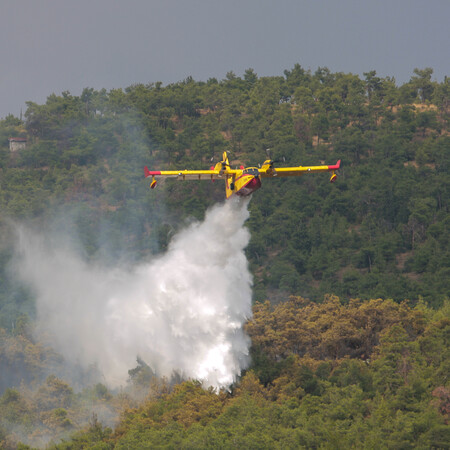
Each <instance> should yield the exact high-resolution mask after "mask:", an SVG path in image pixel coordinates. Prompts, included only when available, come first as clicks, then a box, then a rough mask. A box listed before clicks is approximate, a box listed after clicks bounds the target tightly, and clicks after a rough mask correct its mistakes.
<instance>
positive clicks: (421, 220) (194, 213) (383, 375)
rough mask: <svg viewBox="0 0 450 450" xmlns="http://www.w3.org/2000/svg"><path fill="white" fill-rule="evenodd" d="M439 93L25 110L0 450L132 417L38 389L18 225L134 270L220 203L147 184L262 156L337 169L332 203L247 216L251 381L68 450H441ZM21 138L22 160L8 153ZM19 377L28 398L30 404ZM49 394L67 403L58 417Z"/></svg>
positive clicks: (0, 283)
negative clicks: (223, 158)
mask: <svg viewBox="0 0 450 450" xmlns="http://www.w3.org/2000/svg"><path fill="white" fill-rule="evenodd" d="M432 73H433V71H432V69H429V68H426V69H423V70H419V69H416V70H415V71H414V75H413V76H412V77H411V80H410V81H409V82H408V83H406V84H404V85H402V86H396V84H395V81H394V80H393V79H391V78H389V77H387V78H380V77H378V76H377V75H376V72H375V71H371V72H368V73H366V74H364V78H363V79H361V78H360V77H358V76H356V75H352V74H344V73H331V72H330V71H329V70H328V69H326V68H319V69H318V70H317V71H316V72H315V73H311V72H310V71H306V70H304V69H303V68H302V67H301V66H300V65H296V66H295V67H294V68H293V69H292V70H286V71H285V72H284V76H278V77H258V76H257V74H255V73H254V71H253V70H252V69H248V70H247V71H246V72H245V74H244V76H243V77H242V78H241V77H238V76H236V75H235V74H234V73H232V72H230V73H228V74H227V75H226V77H225V79H223V80H220V81H219V80H216V79H210V80H208V81H207V82H197V81H195V80H193V79H191V78H188V79H186V80H184V81H182V82H179V83H175V84H171V85H168V86H163V85H162V84H161V83H154V84H153V83H152V84H149V85H134V86H130V87H128V88H126V89H124V90H122V89H114V90H111V91H109V92H107V91H106V90H100V91H96V90H94V89H88V88H87V89H85V90H84V91H83V92H82V94H81V95H80V96H74V95H71V94H70V93H69V92H63V93H62V94H61V95H55V94H52V95H50V96H49V97H48V99H47V101H46V103H45V104H43V105H38V104H35V103H32V102H29V103H28V107H27V111H26V112H25V119H24V120H23V121H22V120H19V119H17V118H15V117H13V116H8V117H7V118H5V119H4V120H1V121H0V236H1V238H0V364H1V370H2V373H1V378H0V389H2V392H3V390H4V389H7V388H10V387H12V386H14V387H15V389H7V390H6V391H4V392H3V396H2V397H1V398H0V402H1V405H2V407H1V408H0V410H1V413H0V419H1V420H0V442H4V445H7V446H12V447H14V442H15V441H17V440H20V439H21V436H23V435H27V436H28V438H27V442H30V443H35V444H36V443H40V442H42V440H40V439H41V438H42V436H45V435H48V434H52V435H54V436H59V437H60V436H65V435H67V434H68V433H70V432H72V431H73V430H74V429H76V428H77V424H78V423H81V422H82V419H81V418H84V419H85V418H86V415H87V416H88V417H89V414H88V413H87V412H86V411H87V410H85V409H83V408H84V407H83V406H81V405H82V404H83V398H82V396H83V395H84V396H85V398H90V399H94V400H91V401H92V403H93V404H94V403H96V404H98V403H99V402H100V403H101V402H103V403H108V404H110V403H111V402H112V403H114V402H116V403H114V405H113V408H112V409H113V410H116V411H118V410H120V409H121V408H122V407H124V406H127V405H128V406H129V405H130V404H132V402H131V400H129V399H128V398H127V399H126V400H125V398H124V397H123V398H122V399H121V400H120V401H119V400H117V399H116V397H113V396H111V394H110V393H108V391H107V390H106V388H105V387H104V386H101V385H100V386H97V387H96V390H95V392H94V391H89V392H87V391H85V392H84V394H74V393H73V391H71V388H70V386H68V385H66V384H65V383H64V381H62V380H59V379H58V378H48V377H47V373H48V368H49V367H51V368H52V367H57V366H58V358H60V357H59V356H58V355H55V354H54V352H53V351H52V350H51V349H49V348H46V347H44V346H42V345H41V344H40V343H39V342H34V341H33V338H32V336H31V334H30V333H29V331H28V328H29V326H30V319H31V323H32V320H33V315H34V303H33V298H32V296H31V295H30V293H29V292H27V290H26V289H25V288H24V287H23V286H21V285H20V283H19V282H17V281H15V278H14V277H13V276H12V271H13V270H14V266H13V265H12V264H11V261H12V255H13V245H12V242H13V240H14V228H15V226H16V224H17V223H27V224H32V225H34V226H37V227H42V228H47V229H51V230H52V231H54V232H55V233H58V232H61V231H64V233H65V235H66V236H70V239H73V240H74V241H77V242H78V243H80V244H81V245H82V247H83V249H84V253H85V257H86V258H89V259H92V260H102V261H103V262H106V263H108V264H114V262H115V261H116V260H117V259H126V260H139V259H141V258H144V257H148V255H149V254H152V253H158V252H160V251H164V249H165V248H166V247H167V244H168V242H169V240H170V237H171V236H172V235H173V233H174V232H175V231H176V230H177V229H179V228H181V227H183V225H184V223H185V222H186V221H187V220H189V219H190V218H192V217H195V218H201V217H203V215H204V212H205V210H206V209H207V208H208V207H209V206H211V205H212V204H214V203H215V202H217V201H222V199H224V186H222V185H221V184H220V183H212V184H211V183H208V182H189V183H180V182H174V181H172V180H167V181H166V182H161V183H159V184H158V188H157V189H156V190H155V191H150V190H149V189H148V184H147V183H146V181H145V180H144V179H143V166H144V165H148V166H149V167H151V168H154V169H159V168H187V169H193V168H202V167H204V168H208V167H209V166H210V165H211V161H210V160H211V158H212V157H213V158H214V159H215V160H218V159H219V157H220V155H221V153H222V151H224V150H227V151H229V152H230V155H231V164H232V165H239V164H241V163H242V164H244V165H255V164H257V163H260V162H263V161H264V160H265V159H266V158H267V154H266V149H268V148H270V149H271V154H272V157H273V159H274V160H275V161H280V162H278V164H280V165H299V164H305V165H306V164H318V163H321V162H322V163H330V164H334V163H335V161H336V160H337V159H341V160H342V169H341V173H340V175H341V176H340V177H339V178H338V180H337V182H336V183H335V184H333V185H330V184H329V183H328V177H327V176H326V175H324V174H318V175H314V176H308V175H305V176H304V177H302V178H301V179H277V180H267V181H265V183H264V185H263V187H262V189H261V190H259V191H258V192H256V193H255V194H254V195H253V197H252V200H251V202H250V206H249V208H250V219H249V220H248V222H247V226H248V228H249V230H250V232H251V241H250V244H249V246H248V248H247V255H248V258H249V262H250V267H251V270H252V272H253V274H254V298H255V300H256V301H258V302H261V303H256V306H255V318H254V321H253V322H251V323H250V324H249V325H248V331H249V333H250V335H251V337H252V341H253V348H252V356H253V366H252V370H251V371H249V372H248V373H247V374H246V375H245V377H244V378H243V380H242V381H241V383H240V385H238V386H236V387H234V388H233V390H232V393H230V394H225V393H222V394H220V395H219V396H217V395H216V394H215V393H213V392H210V391H204V390H203V389H202V388H201V386H200V385H198V384H197V383H195V382H187V383H184V384H181V385H180V386H177V387H175V389H174V390H173V391H172V392H170V393H169V392H167V386H163V387H158V388H155V389H153V390H152V392H153V394H152V395H153V397H152V399H151V400H150V401H149V402H148V403H147V404H146V405H144V406H143V407H141V408H140V409H136V410H129V411H128V412H127V413H126V414H125V415H124V416H123V420H122V421H121V424H120V425H119V427H118V428H117V429H116V430H114V431H112V430H111V429H110V428H104V427H103V426H102V424H101V423H100V421H98V420H97V419H96V418H95V417H92V419H91V424H90V427H89V430H88V432H86V433H81V434H77V435H75V436H74V437H73V440H72V441H71V443H70V444H69V443H67V444H62V448H82V447H83V446H89V445H97V447H96V448H110V447H111V446H113V445H117V446H118V447H119V448H121V447H124V448H125V447H127V446H128V447H130V448H133V447H136V446H138V447H142V446H145V445H146V446H148V447H149V446H164V445H167V446H169V447H186V448H198V447H208V446H209V447H219V448H220V447H225V448H227V447H232V446H237V447H252V446H253V447H272V448H273V447H277V446H278V447H280V448H281V447H282V448H286V447H287V448H298V447H299V446H304V447H319V446H321V445H322V446H323V445H328V446H329V447H333V446H334V447H335V448H342V447H343V446H344V447H351V446H354V447H357V448H359V447H364V446H365V447H367V448H376V447H377V446H378V443H379V442H380V440H381V441H383V442H385V443H386V444H385V445H386V446H387V447H394V448H410V447H411V446H413V445H414V443H416V444H417V445H418V446H419V447H420V446H421V447H430V446H436V447H439V446H441V447H442V446H445V445H446V444H445V443H446V442H447V443H448V442H449V440H450V438H449V436H448V428H446V425H445V423H446V422H445V421H446V420H447V421H448V412H449V408H450V406H449V403H448V398H449V386H448V378H447V375H446V374H448V372H449V367H448V353H446V352H447V351H448V329H449V328H448V320H447V319H448V304H447V303H446V299H448V296H449V292H450V283H449V279H450V249H449V229H450V216H449V211H448V209H449V204H448V201H449V197H450V196H449V184H450V183H449V177H448V173H449V169H450V134H449V132H450V130H449V99H450V84H449V79H448V78H446V79H445V80H444V81H443V82H442V83H438V82H435V81H432ZM12 136H13V137H26V138H27V139H28V142H27V148H26V149H24V150H21V151H18V152H16V153H11V152H10V151H9V147H8V138H9V137H12ZM281 161H283V162H281ZM328 294H330V295H328ZM290 295H294V296H296V297H293V299H292V300H291V301H290V302H285V300H286V299H287V298H289V296H290ZM333 295H338V296H339V297H340V298H341V300H340V301H336V298H335V297H333ZM300 296H301V297H305V298H309V299H311V300H312V302H313V303H310V302H309V301H304V300H301V299H300ZM324 298H325V300H324ZM377 298H379V299H380V300H372V299H377ZM267 299H268V300H269V301H270V303H271V304H272V305H277V306H276V307H275V308H274V309H273V308H272V307H271V306H270V305H269V304H265V303H263V302H264V301H265V300H267ZM354 299H360V300H354ZM388 299H392V300H388ZM405 299H408V300H410V303H409V304H410V305H412V306H408V305H406V304H403V303H401V302H402V301H403V300H405ZM322 301H323V302H324V303H323V305H321V302H322ZM280 302H281V303H280ZM278 303H280V305H278ZM416 304H417V306H416V307H415V308H414V306H415V305H416ZM425 305H427V306H425ZM321 308H322V309H321ZM433 308H434V310H433ZM330 317H334V319H333V320H334V323H332V321H331V319H330ZM445 317H447V319H446V318H445ZM336 318H337V319H336ZM446 320H447V321H446ZM44 369H45V370H44ZM15 373H21V374H22V373H23V374H24V375H23V377H22V380H23V382H24V383H25V384H27V385H35V386H36V389H37V390H36V391H33V392H31V391H26V389H25V388H24V387H22V388H21V389H19V386H17V384H15V383H14V381H13V380H14V374H15ZM131 375H132V374H130V376H131ZM141 378H142V379H143V380H147V383H148V382H149V381H148V380H149V377H141ZM150 378H151V377H150ZM132 381H133V380H132ZM141 381H142V380H141ZM16 383H17V382H16ZM53 391H55V392H56V391H57V393H58V395H56V394H55V396H54V397H55V398H57V399H59V400H48V401H47V400H46V399H47V397H48V398H53V397H52V395H51V394H50V393H51V392H53ZM60 391H61V392H60ZM60 394H61V395H60ZM63 394H64V395H63ZM77 396H78V397H77ZM44 400H45V401H44ZM46 401H47V403H46ZM52 401H53V402H54V403H52ZM38 403H39V406H37V404H38ZM42 405H43V406H42ZM118 405H119V406H118ZM122 409H123V408H122ZM84 419H83V420H84ZM11 424H16V425H17V427H18V429H19V428H20V431H18V432H17V433H18V434H17V435H13V436H12V437H11V435H8V432H7V431H6V428H5V427H6V426H8V427H9V426H10V425H11ZM8 429H9V428H8ZM32 430H37V431H36V433H37V434H36V436H35V439H34V438H33V437H32V436H31V435H32V433H33V431H32ZM19 433H22V435H21V434H19ZM30 436H31V437H30ZM33 439H34V440H33ZM138 442H139V443H145V444H144V445H137V443H138ZM95 443H97V444H95Z"/></svg>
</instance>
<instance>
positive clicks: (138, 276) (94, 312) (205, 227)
mask: <svg viewBox="0 0 450 450" xmlns="http://www.w3.org/2000/svg"><path fill="white" fill-rule="evenodd" d="M247 204H248V202H247V201H227V202H226V203H225V204H223V205H219V206H215V207H213V208H212V209H210V210H209V211H208V212H207V213H206V216H205V219H204V221H203V222H198V223H194V224H192V225H190V226H189V227H188V228H186V229H185V230H183V231H181V232H180V233H179V234H177V235H176V236H174V238H173V239H172V241H171V243H170V245H169V248H168V250H167V252H166V253H165V254H164V255H162V256H159V257H156V258H154V259H153V260H152V261H150V262H148V263H143V264H140V265H139V266H136V267H134V268H131V269H128V270H124V269H119V268H116V269H114V270H112V269H105V268H102V267H99V266H98V265H92V264H89V263H86V262H84V261H83V260H82V259H81V258H79V257H78V256H76V254H75V253H74V252H73V251H69V250H68V249H67V248H66V249H61V248H57V249H55V248H54V245H49V243H48V237H47V238H44V237H43V236H42V235H41V236H40V237H37V236H36V235H35V234H33V233H30V232H29V231H26V230H22V231H21V232H20V239H19V241H20V252H19V253H20V259H19V266H18V271H19V273H20V276H21V278H22V279H23V280H25V281H26V282H27V283H29V284H30V285H31V287H32V289H33V291H35V292H36V295H37V300H36V302H37V319H38V327H39V329H40V330H41V331H44V332H46V333H49V334H50V335H51V336H52V345H53V346H54V347H55V348H56V349H57V350H58V351H60V352H61V353H62V354H63V355H64V357H65V358H66V359H67V360H68V361H71V362H77V363H80V364H82V365H83V366H85V367H88V366H89V365H91V364H96V365H97V367H98V368H99V369H100V371H101V372H102V373H103V376H104V377H105V381H106V383H107V384H108V385H110V386H119V385H121V384H123V383H124V382H125V381H126V380H127V375H128V370H129V369H130V368H132V367H134V366H135V365H136V357H137V356H139V357H140V358H142V360H144V361H145V362H146V363H147V364H148V365H149V366H150V367H151V368H152V369H153V370H154V371H155V372H156V373H157V374H159V375H165V376H170V375H171V373H172V372H173V371H177V372H179V373H181V374H182V375H183V376H185V377H190V378H196V379H201V380H203V382H204V384H205V385H207V386H214V387H226V386H228V385H230V384H231V383H232V382H233V381H234V380H235V378H236V376H238V375H239V374H240V372H241V370H242V369H243V368H245V367H246V366H247V364H248V348H249V338H248V337H247V336H246V335H245V333H244V331H243V329H242V326H243V324H244V322H245V321H246V320H247V319H248V318H249V317H250V315H251V284H252V278H251V274H250V272H249V270H248V264H247V260H246V257H245V254H244V248H245V247H246V245H247V243H248V241H249V232H248V231H247V229H246V228H245V227H244V222H245V221H246V219H247V218H248V210H247Z"/></svg>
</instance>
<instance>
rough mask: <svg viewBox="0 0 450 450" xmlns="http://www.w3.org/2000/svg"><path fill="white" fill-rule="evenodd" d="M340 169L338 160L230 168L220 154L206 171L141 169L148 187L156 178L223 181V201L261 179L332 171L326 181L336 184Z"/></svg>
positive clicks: (245, 191)
mask: <svg viewBox="0 0 450 450" xmlns="http://www.w3.org/2000/svg"><path fill="white" fill-rule="evenodd" d="M340 166H341V160H339V161H338V162H337V163H336V164H335V165H334V166H326V165H321V166H298V167H277V168H275V167H274V162H273V161H272V160H271V159H267V160H266V161H264V164H263V165H262V167H244V166H241V167H240V168H239V169H232V168H231V167H230V163H229V161H228V156H227V153H226V152H224V153H223V158H222V161H220V162H218V163H217V164H216V165H215V166H212V167H211V169H210V170H148V167H147V166H145V168H144V172H145V177H146V178H147V177H152V182H151V183H150V188H151V189H153V188H154V187H155V186H156V178H157V177H169V178H170V177H171V178H177V179H178V180H225V192H226V196H227V198H230V197H231V196H232V195H233V194H236V195H238V196H241V197H245V196H247V195H250V194H252V193H253V192H255V191H256V190H257V189H259V188H260V187H261V178H274V177H295V176H297V177H298V176H301V175H303V174H305V173H310V172H332V174H331V178H330V182H331V183H333V182H335V181H336V178H337V175H336V170H338V169H339V168H340Z"/></svg>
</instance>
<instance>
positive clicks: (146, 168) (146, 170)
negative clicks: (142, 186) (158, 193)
mask: <svg viewBox="0 0 450 450" xmlns="http://www.w3.org/2000/svg"><path fill="white" fill-rule="evenodd" d="M144 174H145V178H147V177H148V176H150V170H148V167H147V166H145V167H144Z"/></svg>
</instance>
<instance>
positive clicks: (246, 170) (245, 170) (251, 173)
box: [243, 167, 259, 177]
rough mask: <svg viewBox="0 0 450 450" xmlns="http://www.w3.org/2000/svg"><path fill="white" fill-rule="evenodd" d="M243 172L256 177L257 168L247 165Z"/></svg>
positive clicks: (257, 173)
mask: <svg viewBox="0 0 450 450" xmlns="http://www.w3.org/2000/svg"><path fill="white" fill-rule="evenodd" d="M243 174H244V175H253V176H255V177H257V176H258V175H259V170H258V169H257V168H256V167H249V168H248V169H244V172H243Z"/></svg>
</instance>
